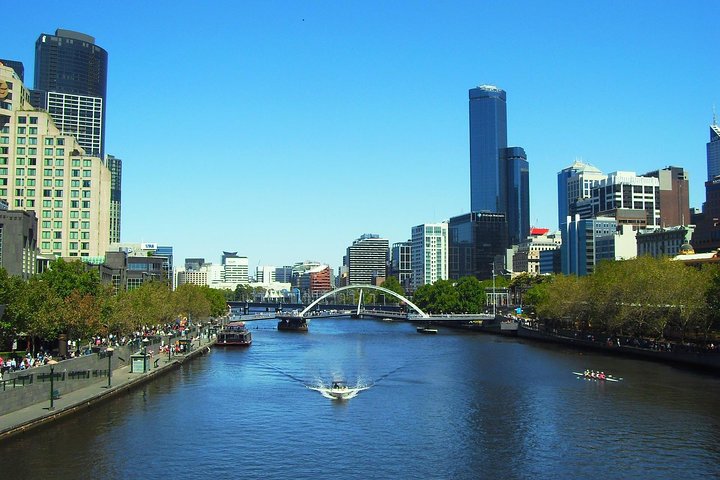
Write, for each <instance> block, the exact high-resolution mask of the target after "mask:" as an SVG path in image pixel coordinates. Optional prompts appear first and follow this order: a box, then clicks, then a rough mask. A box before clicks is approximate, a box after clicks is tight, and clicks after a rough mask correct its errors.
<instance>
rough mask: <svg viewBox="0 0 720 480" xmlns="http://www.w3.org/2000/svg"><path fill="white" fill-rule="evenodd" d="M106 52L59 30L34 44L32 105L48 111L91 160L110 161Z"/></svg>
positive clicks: (91, 41)
mask: <svg viewBox="0 0 720 480" xmlns="http://www.w3.org/2000/svg"><path fill="white" fill-rule="evenodd" d="M107 66H108V54H107V52H106V51H105V50H104V49H103V48H101V47H99V46H97V45H95V39H94V38H93V37H91V36H90V35H86V34H84V33H79V32H73V31H71V30H63V29H57V30H56V31H55V35H50V34H46V33H43V34H41V35H40V37H38V39H37V41H36V42H35V82H34V87H35V88H34V91H33V92H32V94H31V102H30V103H32V105H33V106H34V107H36V108H42V109H45V110H47V111H48V113H50V115H51V116H52V117H53V119H54V120H55V123H56V124H57V125H58V126H59V127H60V129H61V131H62V132H63V134H65V135H73V136H74V137H75V138H77V139H78V142H79V143H80V145H81V146H82V147H83V148H84V149H85V153H86V154H87V155H93V156H96V157H100V158H105V109H106V93H107Z"/></svg>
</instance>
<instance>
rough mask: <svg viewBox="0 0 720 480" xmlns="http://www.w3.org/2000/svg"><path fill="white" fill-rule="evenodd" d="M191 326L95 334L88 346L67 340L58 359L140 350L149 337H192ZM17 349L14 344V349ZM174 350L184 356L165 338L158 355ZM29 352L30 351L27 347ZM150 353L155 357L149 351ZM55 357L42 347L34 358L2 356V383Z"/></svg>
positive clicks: (181, 324) (177, 324)
mask: <svg viewBox="0 0 720 480" xmlns="http://www.w3.org/2000/svg"><path fill="white" fill-rule="evenodd" d="M189 331H190V325H189V322H188V321H187V320H185V319H182V320H180V319H178V320H177V321H175V322H171V323H166V324H164V325H153V326H146V327H143V328H140V329H138V330H136V331H134V332H132V333H131V334H129V335H122V336H118V335H115V334H112V333H111V334H109V335H107V336H101V335H96V336H94V337H92V338H91V339H90V341H89V342H88V343H84V342H81V341H80V340H68V343H67V352H68V354H67V355H62V356H61V355H58V356H57V358H56V360H65V359H66V358H76V357H80V356H83V355H90V354H92V353H95V352H97V351H100V350H102V349H105V348H107V347H113V348H114V347H122V346H125V345H129V344H130V345H132V344H136V345H137V346H138V348H139V347H140V345H141V344H142V341H143V339H146V338H150V337H160V338H162V337H167V336H178V335H180V336H183V337H184V336H187V335H189V333H188V332H189ZM16 348H17V347H16V345H13V350H15V349H16ZM171 348H172V349H173V351H174V352H176V353H183V352H182V351H181V350H182V347H181V346H180V345H179V342H177V341H176V342H175V343H174V345H169V344H167V345H166V344H165V341H164V339H163V343H162V346H161V348H160V350H159V352H158V353H160V352H167V351H168V350H170V349H171ZM28 349H30V348H28ZM148 354H152V352H151V351H148ZM52 358H53V356H52V355H51V354H50V352H48V351H46V350H45V349H44V348H41V349H40V351H39V352H38V353H37V354H35V355H33V354H32V353H30V352H28V353H25V354H24V355H23V354H22V352H20V353H15V352H13V353H11V354H9V355H7V356H6V358H3V357H2V356H0V380H2V375H3V374H4V373H8V372H16V371H19V370H26V369H30V368H33V367H40V366H42V365H46V364H47V363H48V362H49V361H50V360H51V359H52Z"/></svg>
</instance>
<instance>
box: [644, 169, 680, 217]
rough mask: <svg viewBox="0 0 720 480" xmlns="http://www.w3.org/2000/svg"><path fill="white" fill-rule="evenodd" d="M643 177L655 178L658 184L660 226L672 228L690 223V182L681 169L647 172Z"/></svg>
mask: <svg viewBox="0 0 720 480" xmlns="http://www.w3.org/2000/svg"><path fill="white" fill-rule="evenodd" d="M643 176H644V177H655V178H657V179H658V181H659V182H660V190H659V195H660V196H659V202H660V225H661V226H662V227H663V228H664V227H674V226H678V225H688V224H689V223H690V181H689V176H688V173H687V172H686V171H685V169H684V168H681V167H665V168H663V169H662V170H655V171H652V172H648V173H646V174H645V175H643Z"/></svg>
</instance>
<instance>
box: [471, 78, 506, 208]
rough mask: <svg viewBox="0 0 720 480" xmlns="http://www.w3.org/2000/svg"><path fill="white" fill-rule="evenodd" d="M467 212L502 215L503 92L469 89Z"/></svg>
mask: <svg viewBox="0 0 720 480" xmlns="http://www.w3.org/2000/svg"><path fill="white" fill-rule="evenodd" d="M469 97H470V210H471V211H473V212H497V213H505V212H506V205H507V188H506V183H507V169H506V168H505V164H504V162H503V152H504V151H505V149H506V148H507V105H506V103H505V102H506V94H505V91H504V90H502V89H500V88H497V87H495V86H492V85H480V86H479V87H477V88H472V89H470V92H469Z"/></svg>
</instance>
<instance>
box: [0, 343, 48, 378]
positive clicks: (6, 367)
mask: <svg viewBox="0 0 720 480" xmlns="http://www.w3.org/2000/svg"><path fill="white" fill-rule="evenodd" d="M50 360H52V355H50V353H48V352H45V351H43V350H41V351H39V352H38V353H37V355H35V356H33V355H32V354H31V353H29V352H28V353H26V354H25V356H20V355H17V354H11V355H9V356H8V357H7V358H3V357H1V356H0V380H2V375H3V374H4V373H6V372H15V371H18V370H27V369H30V368H33V367H40V366H43V365H47V363H48V362H49V361H50Z"/></svg>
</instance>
